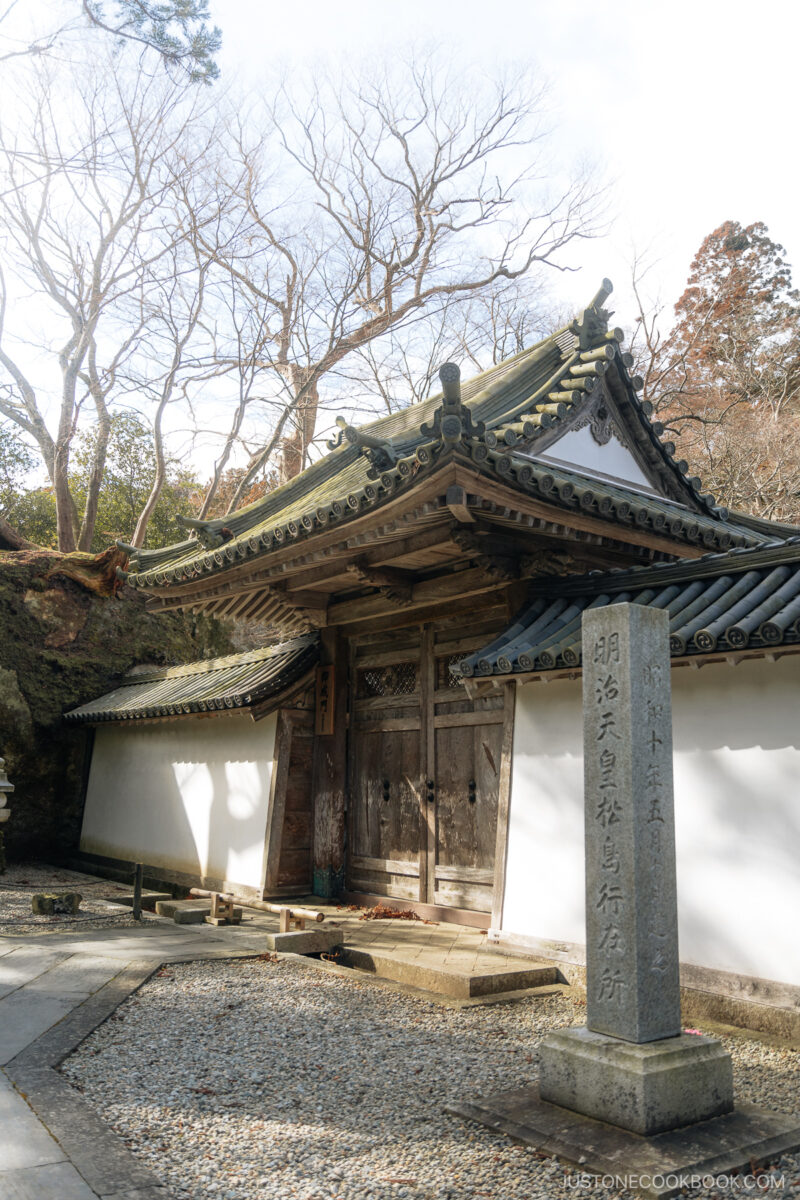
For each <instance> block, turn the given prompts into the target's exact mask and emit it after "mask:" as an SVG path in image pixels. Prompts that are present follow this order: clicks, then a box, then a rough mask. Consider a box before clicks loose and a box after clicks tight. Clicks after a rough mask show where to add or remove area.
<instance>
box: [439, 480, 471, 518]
mask: <svg viewBox="0 0 800 1200" xmlns="http://www.w3.org/2000/svg"><path fill="white" fill-rule="evenodd" d="M444 502H445V504H446V505H447V507H448V508H449V509H450V512H451V513H452V514H453V516H454V517H455V519H456V520H457V521H458V522H460V523H463V524H472V523H474V521H475V518H474V516H473V515H472V513H471V512H470V508H469V504H468V503H467V490H466V488H463V487H460V486H459V485H458V484H457V483H454V484H452V485H451V486H450V487H449V488H448V489H447V492H446V493H445V498H444Z"/></svg>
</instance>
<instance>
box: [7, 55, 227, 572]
mask: <svg viewBox="0 0 800 1200" xmlns="http://www.w3.org/2000/svg"><path fill="white" fill-rule="evenodd" d="M34 80H35V86H34V87H33V89H32V90H31V94H30V100H29V107H28V112H27V120H26V121H25V122H24V123H23V124H21V125H20V126H18V127H17V128H16V129H14V130H12V129H10V128H9V127H8V126H7V125H5V124H3V123H2V121H0V175H2V176H4V178H5V187H4V189H3V194H2V195H0V242H1V243H2V249H3V250H4V252H5V256H6V272H5V274H2V273H0V371H2V373H3V374H4V375H5V379H3V378H2V375H1V374H0V413H2V414H3V415H4V416H5V417H7V418H8V419H9V420H11V421H13V422H14V423H15V424H16V425H17V426H18V427H19V428H20V429H21V430H22V431H23V432H24V433H25V434H27V435H28V436H29V438H30V439H32V441H33V442H34V443H35V444H36V446H37V447H38V450H39V453H40V455H41V458H42V461H43V463H44V465H45V468H46V470H47V474H48V476H49V478H50V481H51V484H52V486H53V489H54V492H55V498H56V508H57V515H58V538H59V546H60V548H61V549H62V550H67V551H69V550H73V549H75V548H78V549H80V550H86V549H88V547H89V546H90V545H91V541H92V536H93V531H94V523H95V518H96V513H97V500H98V495H99V491H100V487H101V486H102V480H103V469H104V464H105V456H106V451H107V445H108V434H109V430H110V419H111V418H110V405H111V404H112V403H114V402H115V400H117V399H119V398H120V397H121V396H125V395H126V394H128V393H129V392H130V390H131V388H134V387H136V388H141V387H142V385H143V383H144V384H147V387H146V388H145V391H146V390H148V389H150V390H152V386H153V383H154V379H153V376H154V374H155V375H156V376H158V375H159V374H161V375H162V376H163V380H162V382H163V387H164V388H166V389H167V390H168V391H169V394H170V395H171V394H172V391H173V390H174V381H175V377H176V371H177V365H176V363H175V361H174V359H173V360H172V361H169V362H168V365H167V367H166V369H164V370H162V368H160V367H159V366H157V365H156V366H155V367H154V364H153V361H152V359H151V358H150V357H149V355H148V347H149V345H150V343H151V339H152V338H153V337H155V336H156V334H155V332H154V330H155V328H156V327H157V326H161V327H163V325H164V321H165V311H166V310H165V308H164V297H165V295H167V294H169V296H170V297H171V300H170V305H169V306H168V316H169V319H172V320H174V319H175V318H176V307H175V298H176V295H180V296H181V297H182V298H183V299H186V297H187V293H192V292H193V289H194V292H195V293H196V291H197V286H198V282H197V281H198V270H199V268H198V263H197V259H196V256H194V254H193V253H190V251H191V246H190V243H189V241H188V240H187V231H186V223H185V221H184V220H183V218H182V215H181V212H180V205H179V202H178V192H177V191H176V181H179V180H181V179H182V178H183V177H184V176H185V175H187V174H192V173H193V172H194V171H195V169H196V167H197V163H198V160H199V159H202V157H203V155H204V153H205V151H206V149H207V145H208V141H207V139H206V140H203V139H202V138H200V137H199V136H198V137H197V138H196V140H195V141H194V142H193V140H192V137H193V133H197V131H198V130H199V129H200V128H201V127H202V126H203V123H204V112H203V109H202V107H201V106H200V103H199V100H198V98H197V96H196V95H195V96H194V97H190V98H188V99H187V98H186V96H185V94H182V93H180V91H179V90H177V89H176V85H174V84H168V83H167V82H165V81H163V80H162V81H153V80H148V79H146V78H145V77H144V76H142V75H141V74H139V75H135V76H133V75H129V74H127V73H125V72H123V71H122V69H121V67H120V64H119V63H116V64H112V63H111V62H110V61H109V62H107V63H106V64H102V63H99V64H96V67H95V69H93V70H91V69H88V68H87V71H86V73H85V74H84V75H83V76H82V78H81V80H80V82H79V83H78V84H77V88H76V91H75V92H74V93H72V97H71V98H72V99H74V105H73V116H72V119H71V120H69V119H67V117H66V115H65V112H64V111H63V107H62V106H61V105H60V98H59V97H60V93H59V89H58V87H57V86H54V80H53V77H52V74H51V72H50V70H49V68H48V66H47V64H42V65H41V66H40V68H39V70H38V71H37V72H36V74H35V77H34ZM206 219H211V218H210V217H209V216H208V212H207V210H206V209H205V208H204V207H203V206H202V205H201V206H198V211H197V212H196V213H195V222H196V223H197V224H198V225H200V224H202V222H203V221H204V220H206ZM184 250H185V251H186V253H189V260H188V266H187V264H186V262H185V261H184V259H185V254H184ZM176 281H179V283H180V286H177V282H176ZM176 287H177V291H176ZM31 300H34V301H35V303H36V305H37V307H38V308H39V309H40V310H41V312H38V311H37V312H36V317H37V318H38V323H39V324H42V325H44V326H45V329H44V331H43V333H42V335H41V340H40V342H39V345H38V347H36V349H37V350H38V351H39V352H40V353H42V352H43V353H44V354H45V355H46V356H47V357H48V358H49V360H50V364H51V371H52V376H51V378H52V377H55V378H57V379H58V385H57V386H58V399H57V401H56V400H55V396H54V395H53V390H54V389H52V386H51V385H50V384H49V381H47V382H43V381H42V379H40V378H36V377H35V371H36V368H35V367H34V366H33V365H32V357H33V356H32V354H31V346H30V340H31V339H30V334H29V332H28V330H29V329H30V326H31V323H32V317H33V314H34V310H33V307H32V303H31ZM196 309H197V305H196V299H195V298H193V296H192V295H191V294H190V295H189V297H188V303H185V304H183V311H182V315H181V321H182V322H183V325H182V327H181V329H178V328H177V326H174V327H173V329H172V331H171V333H172V342H173V346H174V347H175V349H176V352H178V353H179V355H180V356H183V355H185V354H186V352H187V349H188V339H189V337H190V335H191V334H192V333H193V332H194V329H195V327H196V324H197V311H196ZM12 318H16V320H17V322H18V324H17V328H16V329H14V328H12ZM23 330H25V333H24V335H23ZM26 343H28V344H26ZM156 362H157V360H156ZM53 368H56V369H55V370H53ZM156 390H157V391H158V390H159V388H157V389H156ZM87 406H88V407H89V408H90V409H91V410H92V418H91V419H92V420H93V421H94V422H95V423H96V425H97V430H98V436H97V438H96V442H95V450H94V462H93V467H92V472H91V480H90V487H89V489H88V495H87V499H86V503H85V507H84V510H83V512H82V513H79V512H78V511H77V509H76V506H75V503H74V500H73V497H72V494H71V492H70V480H69V469H70V450H71V446H72V443H73V439H74V437H75V435H76V433H77V431H78V429H79V427H80V424H81V421H85V420H86V409H87ZM51 430H52V431H51Z"/></svg>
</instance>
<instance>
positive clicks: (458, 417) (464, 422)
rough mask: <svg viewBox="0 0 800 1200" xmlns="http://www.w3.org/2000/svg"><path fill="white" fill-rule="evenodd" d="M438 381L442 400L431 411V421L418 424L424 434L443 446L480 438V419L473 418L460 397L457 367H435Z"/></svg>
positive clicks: (448, 365) (453, 365)
mask: <svg viewBox="0 0 800 1200" xmlns="http://www.w3.org/2000/svg"><path fill="white" fill-rule="evenodd" d="M439 380H440V381H441V384H442V403H441V405H440V406H439V408H437V409H436V412H435V413H434V414H433V420H432V421H431V422H430V423H428V422H425V423H424V424H423V425H421V426H420V432H421V433H422V435H423V436H424V437H429V438H439V439H440V441H442V442H443V443H444V445H445V446H446V447H452V446H456V445H458V443H459V442H460V441H462V440H466V441H469V440H471V439H472V438H474V437H481V436H482V435H483V434H484V433H485V432H486V426H485V425H484V423H483V421H475V420H474V419H473V416H472V413H471V412H470V410H469V409H468V408H467V407H466V406H465V405H464V404H463V403H462V400H461V370H460V368H459V367H458V365H457V364H456V363H454V362H446V363H443V364H442V366H441V367H439Z"/></svg>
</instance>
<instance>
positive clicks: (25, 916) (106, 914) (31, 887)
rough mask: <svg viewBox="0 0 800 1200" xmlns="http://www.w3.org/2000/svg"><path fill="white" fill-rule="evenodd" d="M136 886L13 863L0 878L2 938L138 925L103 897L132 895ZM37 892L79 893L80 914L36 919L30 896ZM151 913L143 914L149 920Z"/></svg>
mask: <svg viewBox="0 0 800 1200" xmlns="http://www.w3.org/2000/svg"><path fill="white" fill-rule="evenodd" d="M132 891H133V885H132V884H129V885H125V884H122V883H114V882H113V881H112V880H108V879H94V878H92V876H90V875H81V874H80V873H79V872H77V871H67V870H64V869H62V868H60V867H49V866H43V865H41V864H38V863H14V864H13V865H12V866H9V867H8V868H7V869H6V871H5V872H4V873H3V874H2V875H0V935H5V936H7V937H14V936H16V935H22V934H25V935H26V936H27V935H29V934H32V933H71V932H73V931H74V930H75V929H113V928H116V927H118V926H129V925H135V924H136V922H135V921H134V919H133V917H132V916H131V910H130V908H128V909H123V908H120V906H119V905H117V904H110V903H108V901H107V900H105V899H104V897H109V898H111V897H112V896H130V894H131V892H132ZM37 892H80V894H81V896H82V897H83V899H82V901H81V907H80V911H79V912H77V913H76V914H75V915H74V916H61V915H58V916H52V917H37V916H34V914H33V913H32V912H31V897H32V896H34V895H35V894H36V893H37ZM148 915H149V914H147V913H144V914H143V916H144V917H147V916H148Z"/></svg>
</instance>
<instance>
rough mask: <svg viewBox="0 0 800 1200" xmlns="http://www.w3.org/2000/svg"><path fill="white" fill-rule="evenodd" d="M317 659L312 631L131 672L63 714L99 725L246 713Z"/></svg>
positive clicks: (280, 691)
mask: <svg viewBox="0 0 800 1200" xmlns="http://www.w3.org/2000/svg"><path fill="white" fill-rule="evenodd" d="M318 658H319V636H318V634H316V633H310V634H305V635H304V636H303V637H297V638H292V639H291V640H290V641H286V642H280V643H279V644H277V645H274V646H266V647H264V648H263V649H261V650H249V651H247V652H246V653H244V654H233V655H229V656H228V657H226V658H210V659H201V660H200V661H198V662H192V663H184V664H182V665H181V666H177V667H165V668H164V669H163V670H146V671H141V670H139V671H134V672H133V673H132V674H130V675H127V676H126V677H125V678H124V679H123V681H122V683H121V684H120V685H119V687H117V688H115V689H114V691H113V692H107V693H106V695H104V696H100V697H99V698H98V699H97V700H92V701H90V702H89V703H88V704H82V705H81V707H80V708H75V709H73V710H72V711H71V712H68V713H66V714H65V720H67V721H71V722H76V723H77V722H83V723H86V724H99V723H100V722H104V721H140V720H143V719H146V718H152V717H178V716H186V715H189V714H191V713H212V712H222V711H226V710H231V709H244V708H249V707H251V706H252V705H255V704H258V705H259V708H261V709H262V711H261V715H265V711H264V710H263V708H262V706H263V704H264V702H265V701H268V700H269V699H270V698H274V699H275V701H276V703H277V702H278V700H279V699H280V697H281V696H282V695H283V694H285V692H286V691H287V689H289V688H291V686H292V685H293V684H295V683H297V682H299V680H301V679H302V678H303V677H304V676H305V675H306V674H307V673H308V672H309V671H310V670H311V668H312V667H313V666H315V664H316V663H317V661H318ZM266 711H269V709H267V710H266Z"/></svg>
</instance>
